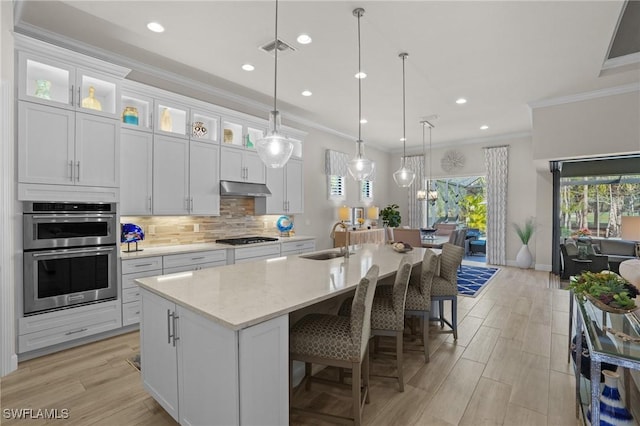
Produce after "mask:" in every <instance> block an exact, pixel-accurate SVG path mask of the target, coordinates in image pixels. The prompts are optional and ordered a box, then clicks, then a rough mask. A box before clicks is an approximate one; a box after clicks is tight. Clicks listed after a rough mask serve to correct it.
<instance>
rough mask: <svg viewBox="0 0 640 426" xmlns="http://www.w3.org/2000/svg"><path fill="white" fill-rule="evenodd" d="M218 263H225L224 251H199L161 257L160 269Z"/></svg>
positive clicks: (225, 252)
mask: <svg viewBox="0 0 640 426" xmlns="http://www.w3.org/2000/svg"><path fill="white" fill-rule="evenodd" d="M220 261H224V262H225V263H226V261H227V251H226V250H212V251H201V252H197V253H185V254H172V255H169V256H163V258H162V267H163V268H164V269H165V270H166V269H167V268H175V267H177V266H188V265H198V264H201V263H211V262H220Z"/></svg>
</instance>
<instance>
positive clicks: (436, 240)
mask: <svg viewBox="0 0 640 426" xmlns="http://www.w3.org/2000/svg"><path fill="white" fill-rule="evenodd" d="M420 242H421V246H422V247H425V248H436V249H441V248H442V245H443V244H444V243H448V242H449V236H448V235H434V236H433V237H426V238H422V239H421V240H420Z"/></svg>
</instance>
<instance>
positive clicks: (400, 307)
mask: <svg viewBox="0 0 640 426" xmlns="http://www.w3.org/2000/svg"><path fill="white" fill-rule="evenodd" d="M411 269H412V265H411V261H410V258H409V257H408V256H403V257H402V259H401V260H400V266H398V271H397V272H396V274H395V279H394V282H393V285H380V284H381V282H380V281H379V282H378V283H379V285H378V286H377V288H376V293H375V296H374V297H373V306H372V308H371V337H372V338H374V337H376V336H392V337H395V338H396V368H397V370H398V375H397V376H395V377H396V378H397V379H398V386H399V389H400V392H404V376H403V374H402V362H403V361H402V360H403V358H402V353H403V332H404V315H405V299H406V296H407V287H408V285H409V278H410V276H411ZM351 306H352V301H351V299H346V300H345V301H344V302H343V303H342V306H341V307H340V310H339V315H344V316H349V315H350V314H351Z"/></svg>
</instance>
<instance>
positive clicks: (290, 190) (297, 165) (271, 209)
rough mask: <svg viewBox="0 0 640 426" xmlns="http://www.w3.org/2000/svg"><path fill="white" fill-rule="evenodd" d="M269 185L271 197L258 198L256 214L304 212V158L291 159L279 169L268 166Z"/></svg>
mask: <svg viewBox="0 0 640 426" xmlns="http://www.w3.org/2000/svg"><path fill="white" fill-rule="evenodd" d="M266 173H267V182H266V183H267V187H268V188H269V190H270V191H271V197H261V198H256V202H255V211H256V214H295V213H303V212H304V174H303V169H302V160H296V159H290V160H289V161H288V162H287V164H286V165H285V166H284V167H282V168H278V169H272V168H267V170H266Z"/></svg>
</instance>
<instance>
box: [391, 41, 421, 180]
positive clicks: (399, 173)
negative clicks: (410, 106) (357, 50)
mask: <svg viewBox="0 0 640 426" xmlns="http://www.w3.org/2000/svg"><path fill="white" fill-rule="evenodd" d="M399 56H400V58H402V159H401V160H400V168H399V169H398V170H396V171H395V172H394V173H393V180H395V181H396V184H397V185H398V186H399V187H400V188H406V187H408V186H409V185H411V184H412V183H413V180H414V179H415V177H416V174H415V172H414V171H412V170H409V169H408V168H407V166H406V165H405V161H406V156H407V155H406V147H407V134H406V127H407V126H406V124H407V119H406V114H405V110H406V99H405V98H406V96H405V95H406V94H405V84H404V61H405V59H406V58H407V56H409V54H408V53H401V54H400V55H399Z"/></svg>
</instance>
